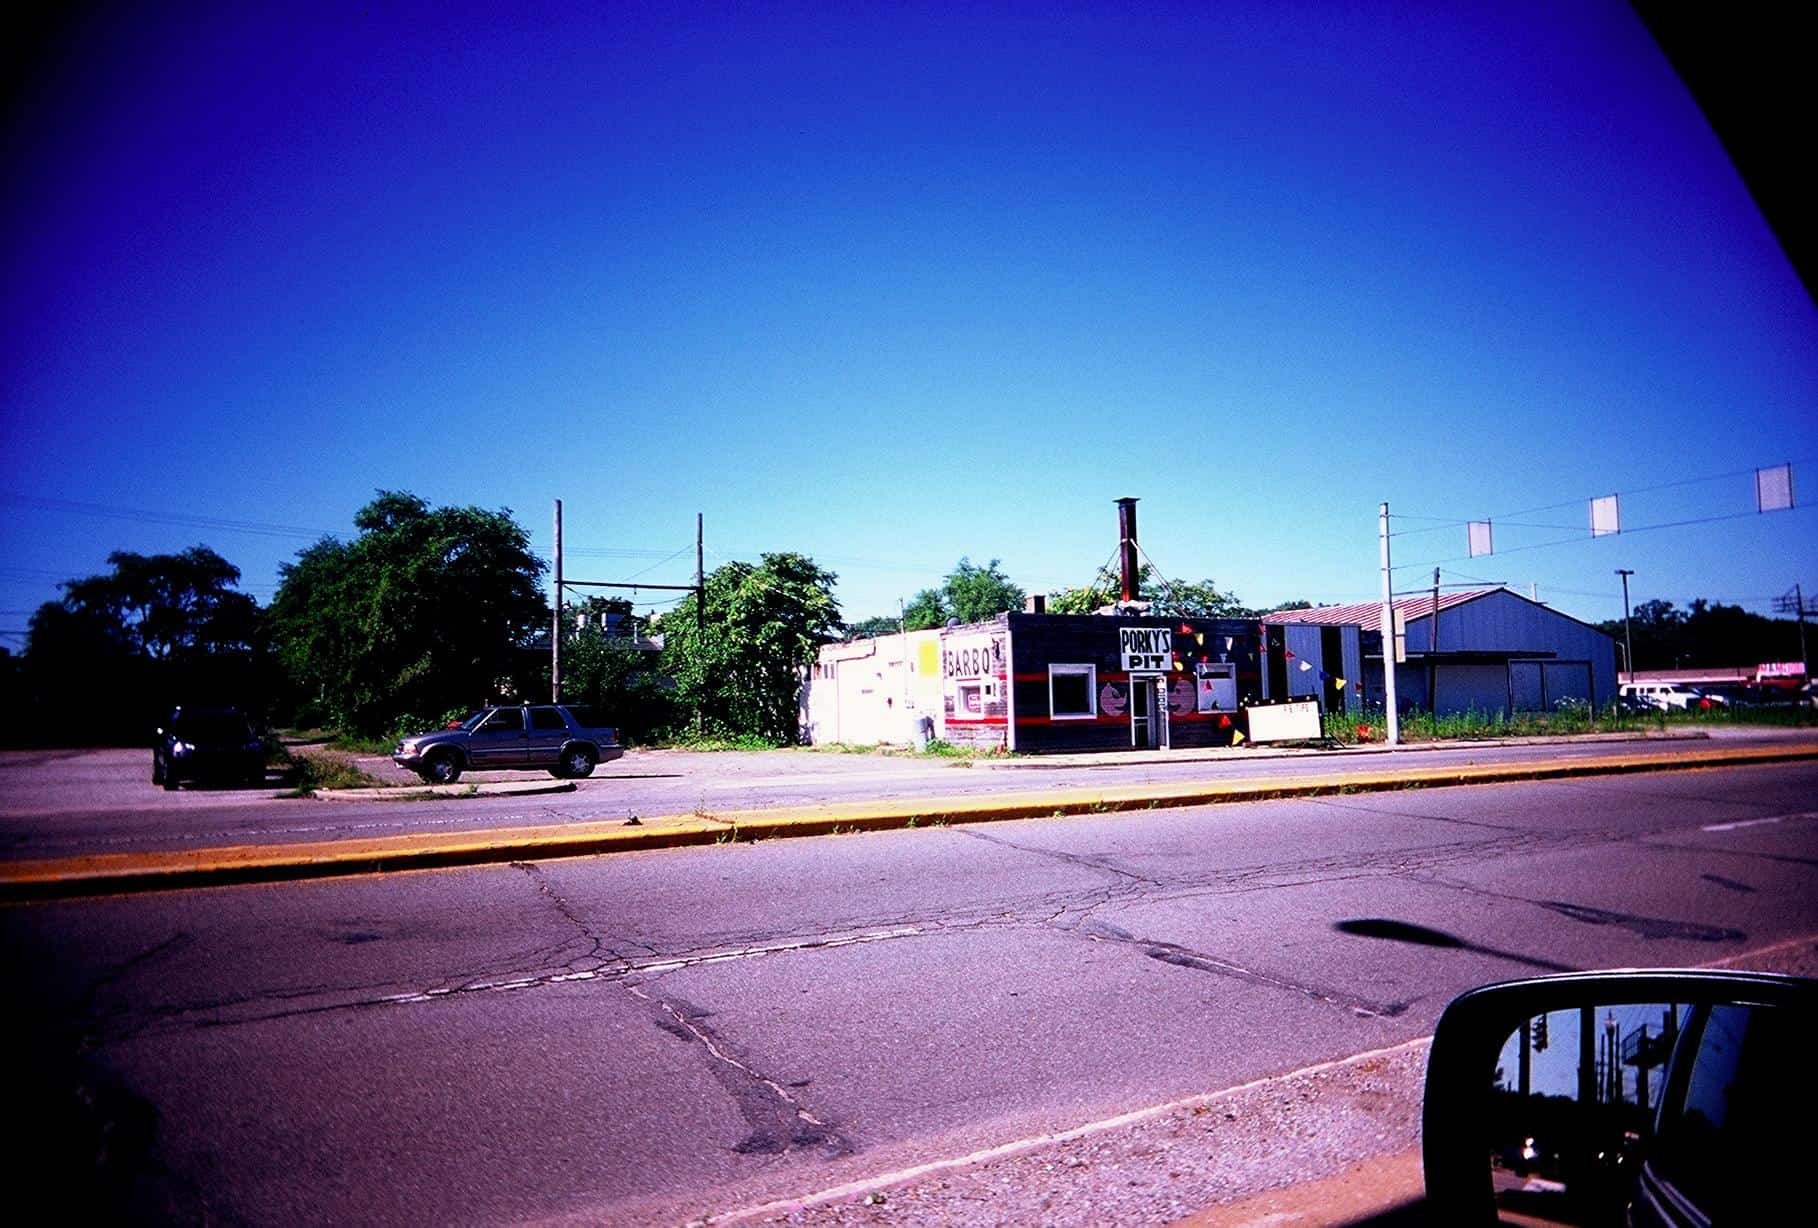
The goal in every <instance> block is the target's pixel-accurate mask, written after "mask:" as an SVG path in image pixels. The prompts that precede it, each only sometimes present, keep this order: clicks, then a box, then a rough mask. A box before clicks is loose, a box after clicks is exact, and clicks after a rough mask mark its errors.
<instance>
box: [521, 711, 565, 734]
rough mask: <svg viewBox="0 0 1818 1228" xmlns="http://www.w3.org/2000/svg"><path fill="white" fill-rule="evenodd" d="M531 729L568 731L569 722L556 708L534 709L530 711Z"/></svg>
mask: <svg viewBox="0 0 1818 1228" xmlns="http://www.w3.org/2000/svg"><path fill="white" fill-rule="evenodd" d="M530 727H531V728H532V729H566V728H568V722H567V721H565V720H563V719H562V714H561V713H560V712H557V711H556V710H555V709H554V708H532V709H531V710H530Z"/></svg>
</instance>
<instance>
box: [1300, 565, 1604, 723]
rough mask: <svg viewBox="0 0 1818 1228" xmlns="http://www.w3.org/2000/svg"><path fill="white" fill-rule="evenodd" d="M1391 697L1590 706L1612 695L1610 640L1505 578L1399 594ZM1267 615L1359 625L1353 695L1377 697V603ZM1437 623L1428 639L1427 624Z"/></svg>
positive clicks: (1527, 707)
mask: <svg viewBox="0 0 1818 1228" xmlns="http://www.w3.org/2000/svg"><path fill="white" fill-rule="evenodd" d="M1394 608H1395V611H1396V613H1397V614H1398V615H1399V616H1400V621H1401V622H1402V624H1403V627H1404V628H1405V636H1404V638H1405V641H1406V650H1405V652H1404V653H1403V657H1404V660H1403V661H1402V663H1401V664H1399V665H1397V666H1396V667H1395V692H1396V700H1397V704H1398V706H1399V707H1401V708H1403V709H1418V710H1420V711H1429V712H1430V711H1437V712H1439V713H1441V714H1442V715H1443V714H1450V713H1458V712H1466V711H1472V710H1475V711H1478V712H1501V713H1504V714H1513V713H1516V712H1543V711H1548V710H1551V709H1553V708H1556V707H1558V705H1559V704H1560V702H1561V701H1562V700H1570V701H1581V702H1584V703H1587V704H1589V705H1591V706H1592V707H1593V708H1600V707H1603V706H1604V705H1606V704H1609V703H1611V702H1613V701H1614V700H1615V699H1616V642H1615V640H1613V639H1612V638H1611V637H1610V636H1608V635H1606V634H1604V633H1603V632H1602V631H1599V630H1598V629H1597V628H1596V627H1593V626H1591V625H1590V624H1589V623H1585V622H1581V621H1579V620H1578V619H1576V618H1573V617H1571V616H1570V615H1566V614H1561V613H1560V612H1559V611H1557V610H1555V609H1552V608H1550V607H1548V606H1545V605H1542V604H1541V603H1540V602H1537V601H1531V600H1529V599H1528V598H1526V597H1523V596H1522V595H1521V594H1519V593H1516V592H1512V591H1510V590H1509V589H1506V588H1490V589H1473V590H1469V591H1465V592H1456V593H1441V594H1440V595H1439V605H1438V610H1437V612H1436V611H1435V609H1434V603H1433V597H1432V595H1431V594H1424V595H1421V596H1416V597H1403V598H1400V599H1398V600H1397V601H1396V602H1395V607H1394ZM1269 620H1270V621H1271V622H1282V623H1286V624H1289V626H1288V630H1289V631H1292V630H1293V626H1294V624H1300V625H1302V626H1330V625H1353V626H1357V627H1359V628H1361V630H1362V646H1363V652H1362V666H1363V669H1362V677H1363V683H1364V690H1363V698H1364V701H1365V703H1366V704H1367V705H1368V706H1371V707H1380V706H1382V703H1383V665H1382V662H1383V650H1382V642H1383V638H1384V637H1383V633H1382V632H1383V627H1382V603H1381V602H1379V601H1378V602H1361V603H1359V604H1356V605H1341V606H1321V607H1317V608H1315V609H1311V610H1284V611H1282V612H1281V613H1279V614H1272V615H1270V616H1269ZM1436 631H1437V642H1435V632H1436Z"/></svg>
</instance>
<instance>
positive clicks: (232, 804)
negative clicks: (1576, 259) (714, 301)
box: [0, 727, 1811, 860]
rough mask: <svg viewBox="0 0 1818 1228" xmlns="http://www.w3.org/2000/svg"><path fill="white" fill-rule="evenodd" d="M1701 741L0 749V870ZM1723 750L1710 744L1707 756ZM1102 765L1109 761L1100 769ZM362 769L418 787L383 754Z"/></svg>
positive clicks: (1749, 735) (1781, 735)
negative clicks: (430, 781)
mask: <svg viewBox="0 0 1818 1228" xmlns="http://www.w3.org/2000/svg"><path fill="white" fill-rule="evenodd" d="M1714 738H1715V739H1720V741H1721V744H1722V745H1725V746H1745V745H1757V744H1784V743H1785V742H1786V741H1787V740H1789V739H1797V740H1805V741H1809V740H1810V738H1811V731H1810V730H1774V729H1751V728H1749V727H1736V728H1724V727H1716V728H1715V733H1714ZM1696 744H1698V743H1692V742H1685V741H1678V740H1673V741H1661V740H1656V739H1648V740H1641V739H1629V740H1618V741H1604V740H1587V741H1576V742H1564V743H1532V744H1513V745H1491V744H1481V743H1479V744H1465V745H1458V746H1451V747H1447V748H1445V749H1427V748H1420V749H1407V750H1401V751H1396V752H1386V751H1384V750H1382V749H1376V750H1363V751H1360V750H1355V749H1353V750H1343V751H1303V752H1298V753H1292V754H1283V753H1279V752H1269V751H1254V752H1246V751H1229V750H1227V751H1224V752H1220V753H1217V754H1214V755H1211V756H1207V755H1206V754H1205V753H1203V752H1202V753H1200V754H1196V755H1180V754H1172V755H1171V754H1169V753H1167V752H1162V753H1158V754H1144V755H1135V754H1129V755H1118V756H1100V757H1095V758H1097V759H1099V760H1101V761H1099V762H1091V761H1087V762H1084V763H1082V762H1079V761H1078V760H1077V759H1075V758H1074V757H1068V756H1048V757H1039V758H1038V757H1030V758H1019V759H1011V760H1006V761H1001V762H993V761H965V760H948V759H939V758H935V759H929V758H917V757H909V756H904V757H882V756H875V755H848V754H836V753H819V752H812V751H770V752H755V753H738V752H728V753H713V754H702V753H690V752H682V751H633V752H631V753H629V754H627V755H626V756H625V757H624V758H623V759H620V760H618V761H616V762H614V763H611V764H608V765H605V766H604V767H602V768H600V769H599V770H598V771H596V773H595V774H594V776H593V777H592V778H590V779H588V780H584V781H580V782H578V786H579V787H578V788H577V789H576V790H575V791H574V792H572V793H558V794H550V795H541V796H532V797H511V796H501V797H487V796H478V797H461V798H449V799H438V800H416V801H318V800H313V799H308V798H281V797H278V796H276V794H277V792H278V790H277V788H276V787H275V785H274V786H273V787H268V788H265V789H243V788H207V787H204V788H192V787H186V788H184V789H183V790H182V791H180V792H176V793H167V792H165V791H164V790H163V789H161V788H159V787H158V786H155V785H153V784H152V783H151V782H150V776H149V763H150V754H149V752H147V751H143V750H85V751H9V752H0V859H8V860H23V859H36V858H50V857H62V856H69V855H74V854H80V853H91V852H98V853H122V852H135V851H150V850H168V849H177V850H182V849H194V848H205V847H212V846H218V845H233V844H268V843H282V842H297V841H313V840H334V839H342V838H348V837H366V836H388V835H402V834H407V833H412V832H445V831H462V830H472V829H478V828H499V827H514V826H538V825H544V824H560V823H567V822H584V821H591V820H600V819H605V820H621V819H624V818H626V817H627V816H629V815H633V814H636V815H640V816H643V817H651V816H655V815H675V814H691V813H701V814H718V813H724V812H726V811H731V810H743V809H751V808H764V807H783V806H800V805H815V804H821V803H830V802H853V801H869V800H885V801H889V800H898V799H907V798H915V797H978V796H986V795H991V794H997V793H1007V792H1017V791H1027V790H1037V789H1050V788H1068V787H1081V788H1086V787H1092V786H1106V785H1140V784H1145V783H1158V784H1165V783H1169V782H1180V781H1190V780H1191V781H1197V780H1214V781H1215V780H1221V779H1240V778H1241V779H1254V778H1259V777H1267V776H1292V775H1296V774H1300V775H1305V774H1307V773H1309V772H1318V773H1321V774H1324V773H1328V772H1338V773H1365V772H1377V771H1381V770H1383V769H1385V768H1388V767H1393V766H1415V767H1441V766H1445V765H1452V764H1463V763H1518V762H1528V761H1533V760H1541V759H1545V760H1555V759H1571V758H1582V757H1586V756H1594V755H1605V754H1609V753H1611V752H1612V751H1619V750H1622V749H1625V748H1642V749H1646V750H1660V749H1663V748H1670V747H1672V746H1674V745H1679V746H1687V745H1696ZM1713 744H1715V743H1713ZM1102 760H1108V761H1102ZM364 762H365V766H366V767H368V768H369V769H370V770H371V771H373V772H374V773H375V774H380V775H381V776H382V778H384V777H385V775H386V774H388V773H389V774H391V775H392V776H395V780H396V783H400V784H405V783H416V782H415V778H414V777H411V776H410V775H409V774H408V773H405V772H403V771H402V770H401V769H397V768H395V767H394V766H393V765H392V764H391V763H390V762H389V761H388V760H386V759H384V758H383V757H369V758H368V759H366V760H365V761H364ZM500 780H526V781H533V782H534V781H540V782H542V783H544V784H549V783H553V782H551V781H550V779H549V777H548V775H547V774H546V773H541V772H478V773H470V774H468V775H467V776H465V777H464V778H463V783H468V782H472V781H500Z"/></svg>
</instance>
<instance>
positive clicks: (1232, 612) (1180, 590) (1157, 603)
mask: <svg viewBox="0 0 1818 1228" xmlns="http://www.w3.org/2000/svg"><path fill="white" fill-rule="evenodd" d="M1146 591H1148V592H1150V593H1151V594H1152V596H1153V598H1154V605H1152V606H1151V607H1150V610H1151V612H1152V613H1155V614H1159V615H1161V616H1162V617H1164V618H1251V617H1254V616H1255V614H1256V611H1255V610H1252V609H1251V608H1250V607H1249V606H1247V605H1244V604H1242V603H1241V602H1239V601H1238V600H1237V598H1236V597H1235V596H1233V595H1232V594H1230V593H1227V592H1223V591H1221V590H1220V589H1219V587H1218V586H1217V585H1216V584H1214V583H1213V582H1212V581H1211V580H1209V579H1208V580H1201V581H1199V582H1197V583H1194V582H1192V581H1188V580H1170V581H1168V582H1166V583H1163V584H1159V585H1155V586H1153V587H1152V588H1150V589H1148V590H1146Z"/></svg>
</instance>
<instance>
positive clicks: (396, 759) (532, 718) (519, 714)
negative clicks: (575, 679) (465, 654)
mask: <svg viewBox="0 0 1818 1228" xmlns="http://www.w3.org/2000/svg"><path fill="white" fill-rule="evenodd" d="M624 753H625V748H624V747H622V746H620V745H619V731H618V730H616V729H612V728H606V727H595V726H589V725H583V724H582V723H581V722H580V721H578V720H576V719H575V716H574V713H572V712H570V711H569V710H568V709H567V708H564V707H562V706H560V705H559V704H507V705H503V706H501V707H497V708H483V709H481V710H480V711H478V712H475V713H474V714H473V715H472V716H469V717H468V718H467V719H466V720H464V721H461V722H459V723H457V724H454V725H450V726H449V727H448V728H447V729H440V730H437V731H436V732H434V733H417V734H412V735H410V736H409V737H407V738H405V739H404V740H403V741H401V742H399V743H398V747H397V749H396V750H394V751H392V753H391V761H392V762H393V763H395V764H397V765H398V766H399V767H403V768H409V769H410V770H411V771H413V772H415V773H416V774H417V775H419V776H421V777H422V778H423V779H424V780H426V781H428V782H429V783H431V784H439V785H445V784H453V783H454V782H455V781H457V780H459V779H460V778H461V773H462V772H464V771H467V770H469V769H472V770H474V771H485V770H487V769H489V768H546V769H548V771H549V774H550V775H551V776H554V777H556V778H557V779H558V780H568V779H576V778H579V777H582V776H590V775H592V774H593V769H594V766H595V765H596V764H601V763H608V762H610V761H612V760H614V759H617V758H619V757H620V756H621V755H623V754H624Z"/></svg>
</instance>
